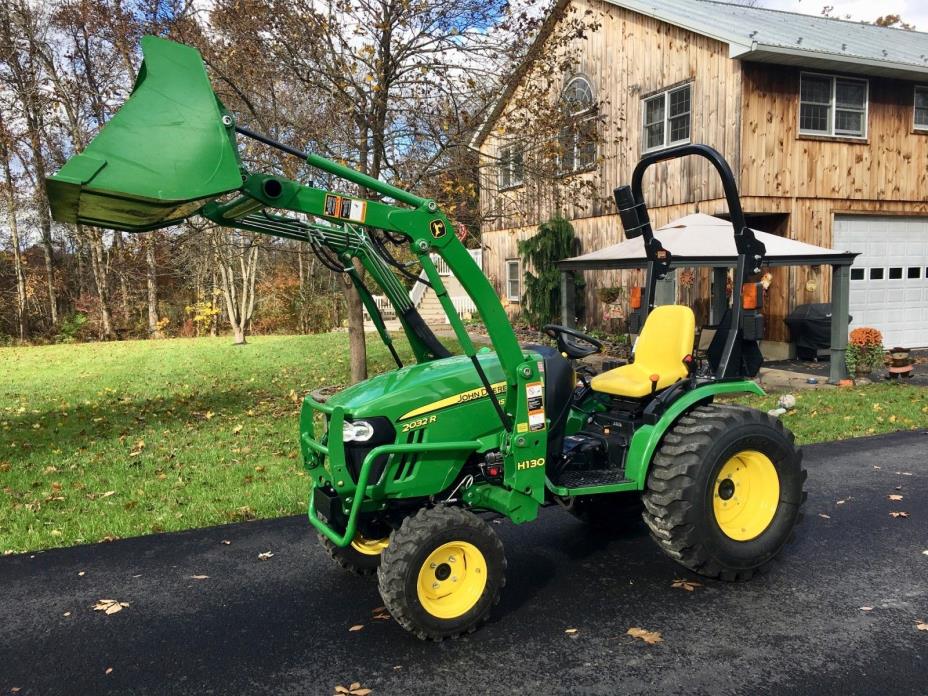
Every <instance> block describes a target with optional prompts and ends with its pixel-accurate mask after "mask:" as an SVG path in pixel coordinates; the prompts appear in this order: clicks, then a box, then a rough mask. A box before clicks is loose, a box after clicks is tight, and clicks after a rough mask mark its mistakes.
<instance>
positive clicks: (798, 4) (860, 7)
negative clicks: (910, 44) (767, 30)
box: [760, 0, 928, 32]
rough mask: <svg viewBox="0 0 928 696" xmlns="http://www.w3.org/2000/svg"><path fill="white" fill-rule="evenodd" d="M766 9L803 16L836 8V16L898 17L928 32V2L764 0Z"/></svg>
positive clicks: (856, 17) (761, 3) (893, 0)
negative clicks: (824, 9) (831, 6)
mask: <svg viewBox="0 0 928 696" xmlns="http://www.w3.org/2000/svg"><path fill="white" fill-rule="evenodd" d="M760 5H761V6H762V7H768V8H770V9H772V10H788V11H790V12H802V13H803V14H815V15H817V14H821V11H822V8H823V7H824V6H825V5H833V6H834V8H835V9H834V11H833V12H832V14H833V15H834V16H836V17H842V18H843V17H844V16H845V15H851V18H852V19H859V20H864V19H865V20H867V21H871V22H872V21H873V20H874V19H876V18H877V17H879V16H881V15H887V14H898V15H901V16H902V19H904V20H905V21H906V22H908V23H909V24H914V25H915V28H916V29H917V30H918V31H925V32H928V2H926V1H925V0H878V1H877V2H874V0H760Z"/></svg>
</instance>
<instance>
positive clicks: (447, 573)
mask: <svg viewBox="0 0 928 696" xmlns="http://www.w3.org/2000/svg"><path fill="white" fill-rule="evenodd" d="M142 48H143V52H144V63H143V65H142V68H141V70H140V72H139V75H138V79H137V81H136V84H135V87H134V90H133V92H132V95H131V97H130V98H129V100H128V101H127V102H126V103H125V105H124V106H123V107H122V108H121V110H120V111H119V112H118V113H117V114H116V115H115V116H113V118H112V119H111V121H110V122H109V123H108V124H107V125H106V127H105V128H103V130H102V131H101V132H100V133H99V134H98V135H97V137H96V138H95V139H94V140H93V142H91V143H90V145H88V146H87V148H86V149H85V150H84V151H83V152H82V153H80V154H77V155H75V156H74V157H72V158H71V159H70V160H69V161H68V162H67V163H66V164H65V166H64V167H63V168H62V169H61V170H60V171H59V172H58V173H57V174H55V175H54V176H52V177H50V178H49V180H48V190H49V195H50V198H51V202H52V209H53V213H54V216H55V219H56V220H59V221H62V222H69V223H80V224H84V225H95V226H99V227H106V228H112V229H118V230H125V231H129V232H143V231H146V230H154V229H158V228H163V227H169V226H171V225H175V224H177V223H179V222H181V221H183V220H184V219H186V218H189V217H192V216H200V217H202V218H205V219H207V220H209V221H211V222H212V223H214V224H215V225H219V226H222V227H226V228H233V229H237V230H247V231H251V232H257V233H262V234H268V235H272V236H275V237H280V238H284V239H290V240H297V241H301V242H305V243H306V244H308V245H309V246H310V247H311V248H312V250H313V251H314V252H315V253H316V254H317V255H318V257H319V259H320V260H321V261H322V262H323V263H324V264H325V265H326V266H328V267H329V268H330V269H332V270H333V271H335V272H338V273H345V274H347V276H348V277H349V278H350V279H351V281H352V282H353V283H354V285H355V286H356V287H357V289H358V292H359V293H360V296H361V299H362V301H363V302H364V305H365V306H366V308H367V311H368V313H369V314H370V316H371V318H372V319H373V322H374V324H375V326H376V328H377V331H378V333H379V336H380V338H381V339H382V340H383V342H384V343H385V344H386V346H387V348H388V349H389V351H390V353H391V355H392V356H393V359H394V360H395V362H396V369H395V370H392V371H390V372H387V373H384V374H380V375H378V376H376V377H373V378H371V379H368V380H366V381H364V382H361V383H358V384H354V385H352V386H350V387H347V388H345V389H343V390H342V391H340V392H338V393H337V394H335V395H333V396H330V397H329V398H327V399H324V400H323V398H321V397H320V398H312V397H310V396H307V397H306V399H305V400H304V401H303V406H302V413H301V416H300V434H299V445H300V449H301V452H302V458H303V463H304V465H305V467H306V470H307V472H308V475H309V480H310V481H311V485H310V491H309V522H310V524H311V525H312V526H313V528H315V530H316V531H317V532H318V534H319V538H320V540H321V542H322V544H323V545H324V546H325V548H326V550H327V551H328V552H329V554H331V556H332V557H333V558H334V559H335V560H336V561H337V562H338V564H340V565H341V566H343V567H345V568H347V569H349V570H351V571H354V572H356V573H361V574H375V573H376V575H377V581H378V585H379V589H380V593H381V595H382V597H383V601H384V604H385V605H386V606H387V608H388V609H389V611H390V614H391V615H392V616H393V617H394V618H395V619H396V621H397V622H398V623H399V624H400V625H402V626H403V627H404V628H406V629H408V630H409V631H411V632H412V633H414V634H415V635H416V636H418V637H420V638H429V639H434V640H440V639H443V638H447V637H450V636H458V635H460V634H462V633H465V632H469V631H473V630H474V629H475V628H477V627H478V625H480V624H481V622H483V621H484V620H485V619H486V618H487V616H488V615H489V614H490V611H491V608H492V607H493V605H494V604H496V602H497V601H498V600H499V597H500V592H501V590H502V588H503V585H504V584H505V570H506V557H505V554H504V551H503V545H502V543H501V542H500V539H499V537H498V536H497V534H496V533H495V531H494V528H493V526H491V525H490V524H488V523H487V517H489V516H493V515H495V516H502V517H505V518H508V519H509V520H510V521H512V522H514V523H516V524H522V523H526V522H531V521H532V520H534V519H535V518H536V517H537V516H538V511H539V508H541V507H543V506H545V505H549V504H560V505H562V506H564V507H566V508H567V509H568V510H569V511H571V512H573V513H574V514H575V515H577V516H578V517H580V518H581V519H584V520H588V521H591V522H596V523H603V522H606V523H608V522H617V521H621V520H627V519H628V518H627V514H626V513H627V512H628V510H629V509H630V508H633V507H634V505H635V504H638V505H639V506H640V505H641V504H642V503H643V511H642V514H643V517H644V521H645V522H646V523H647V526H648V527H649V528H650V530H651V535H652V536H653V538H654V541H655V542H656V543H657V544H658V546H659V547H660V548H661V550H663V551H664V552H665V553H666V554H667V555H668V556H670V557H671V558H673V559H674V560H675V561H677V562H678V563H680V564H681V565H683V566H685V567H686V568H688V569H690V570H692V571H695V572H697V573H701V574H703V575H706V576H708V577H712V578H721V579H723V580H744V579H747V578H749V577H750V576H751V575H752V574H753V573H754V572H755V571H757V570H758V569H760V568H762V567H763V566H765V565H766V564H767V563H768V562H769V561H770V560H771V559H773V557H774V556H776V555H777V554H778V553H779V552H780V550H781V549H782V548H783V546H784V544H786V542H787V541H788V540H789V538H790V536H791V534H792V531H793V528H794V525H795V524H796V522H797V519H798V516H799V509H800V506H801V504H802V502H803V498H804V494H803V482H804V479H805V472H804V471H803V469H802V467H801V453H800V451H799V450H798V449H797V448H796V446H795V445H794V443H793V436H792V435H791V434H790V432H789V431H788V430H786V429H785V428H784V427H783V426H782V425H781V423H780V422H779V421H778V420H777V419H775V418H771V417H769V416H768V415H766V414H765V413H761V412H760V411H756V410H754V409H750V408H745V407H743V406H737V405H733V404H731V403H728V402H725V403H716V398H717V397H719V396H723V395H731V394H738V393H749V394H750V393H753V394H761V393H762V391H761V390H760V388H759V387H757V386H756V385H755V384H754V382H752V381H750V380H749V379H748V378H749V377H751V376H753V374H754V373H755V372H756V370H757V368H758V365H759V351H758V348H757V343H758V340H759V339H760V337H761V334H762V331H763V321H762V316H761V315H760V313H759V311H758V302H757V299H758V297H759V296H762V293H758V289H757V286H756V285H754V284H752V283H748V282H747V281H748V280H750V278H751V276H753V275H756V274H757V273H758V272H759V270H760V267H761V264H762V263H763V260H764V251H765V250H764V247H763V245H762V244H761V243H760V242H758V241H757V239H755V237H754V235H753V233H752V232H751V230H750V229H749V228H748V227H747V225H746V224H745V219H744V214H743V212H742V210H741V204H740V200H739V198H738V192H737V190H736V186H735V183H734V179H733V177H732V173H731V170H730V169H729V167H728V165H727V164H726V163H725V161H724V160H723V159H722V157H721V156H720V155H719V154H718V153H717V152H715V151H714V150H712V149H710V148H708V147H705V146H701V145H685V146H682V147H677V148H672V149H669V150H665V151H662V152H659V153H656V154H651V155H647V156H645V157H644V158H643V159H642V160H641V162H640V163H639V164H638V165H637V167H636V168H635V171H634V175H633V178H632V183H631V185H630V186H623V187H620V188H617V189H616V190H615V199H616V203H617V206H618V213H619V215H620V217H621V221H622V224H623V227H624V229H625V234H626V236H627V237H630V238H631V237H638V236H640V237H642V238H643V241H644V244H645V248H646V250H647V257H648V268H647V283H646V284H645V285H644V286H643V287H642V288H639V289H637V290H636V291H635V292H633V297H634V298H636V301H635V302H634V305H637V308H636V310H635V312H634V315H633V316H632V324H633V326H634V329H635V331H636V332H637V333H639V336H638V339H637V347H636V349H635V351H634V358H633V360H632V361H631V362H630V363H629V364H627V365H624V366H621V367H617V368H615V369H611V370H608V371H605V372H602V373H600V374H595V375H592V374H591V373H590V371H589V369H587V368H584V369H583V370H578V369H577V366H578V362H577V361H580V360H581V359H583V358H585V357H587V356H590V355H592V354H594V353H597V352H599V351H600V350H601V345H600V343H599V342H598V341H597V340H596V339H595V338H593V337H590V336H587V335H585V334H583V333H581V332H579V331H577V330H576V329H574V328H571V327H568V326H557V325H549V326H546V327H544V331H545V332H546V333H547V334H548V336H550V337H551V339H553V341H554V342H555V343H556V346H557V348H554V347H548V346H544V345H520V344H519V342H518V341H517V339H516V336H515V333H514V332H513V329H512V326H511V324H510V322H509V318H508V316H507V315H506V312H505V311H504V310H503V307H502V306H501V304H500V301H499V299H498V298H497V296H496V292H495V291H494V289H493V286H492V285H491V284H490V282H489V281H488V280H487V278H486V277H485V276H484V275H483V273H482V272H481V269H480V268H479V267H478V266H477V265H476V264H475V262H474V260H473V258H472V257H471V255H470V254H469V253H468V252H467V250H466V249H465V248H464V246H463V245H462V244H461V242H460V241H459V240H458V238H457V235H456V234H455V231H454V227H453V225H452V223H451V221H450V220H449V219H448V218H447V216H446V215H445V214H444V213H443V212H442V211H441V210H440V209H439V208H438V206H437V205H436V204H435V202H434V201H432V200H427V199H424V198H420V197H419V196H416V195H414V194H412V193H409V192H407V191H404V190H401V189H399V188H396V187H394V186H391V185H389V184H387V183H385V182H383V181H381V180H379V179H374V178H371V177H369V176H366V175H364V174H361V173H359V172H357V171H354V170H352V169H350V168H348V167H345V166H342V165H340V164H337V163H335V162H332V161H329V160H327V159H325V158H323V157H320V156H318V155H315V154H306V153H303V152H299V151H297V150H295V149H292V148H290V147H287V146H285V145H283V144H281V143H278V142H275V141H274V140H271V139H270V138H267V137H264V136H262V135H259V134H257V133H254V132H252V131H250V130H248V129H246V128H245V127H243V126H240V125H238V124H237V123H236V121H235V117H234V116H233V114H231V113H229V112H228V111H227V110H226V109H225V107H224V106H223V104H222V103H221V102H220V101H219V99H218V98H217V97H216V96H215V94H214V93H213V91H212V89H211V87H210V83H209V81H208V78H207V75H206V72H205V70H204V68H203V63H202V60H201V58H200V55H199V54H198V53H197V52H196V51H195V50H194V49H193V48H189V47H186V46H182V45H179V44H175V43H171V42H169V41H165V40H163V39H160V38H155V37H146V38H144V39H143V40H142ZM238 136H242V137H245V138H250V139H252V140H256V141H259V142H261V143H264V144H265V145H267V146H270V147H272V148H276V149H278V150H281V151H283V152H285V153H288V154H290V155H293V156H295V157H297V158H299V159H300V160H303V161H304V162H305V163H307V164H308V165H310V166H312V167H314V168H317V169H319V170H322V171H323V172H325V173H326V174H328V175H330V177H331V178H332V180H334V181H341V182H344V184H351V185H353V186H354V188H353V189H352V190H354V191H360V192H364V193H365V195H368V196H372V198H371V199H370V200H365V199H363V198H361V197H359V196H357V195H354V194H351V193H342V192H336V191H328V190H323V189H320V188H314V187H313V186H312V185H306V184H302V183H299V182H297V181H291V180H289V179H286V178H284V177H282V176H278V175H277V174H273V173H264V172H257V171H249V170H248V169H247V168H246V167H245V166H244V165H243V163H242V161H241V159H240V157H239V153H238V150H237V146H236V139H237V137H238ZM692 155H695V156H701V157H704V158H707V159H708V160H709V161H710V162H711V163H712V165H713V166H714V167H715V169H716V170H717V171H718V173H719V175H720V176H721V179H722V182H723V185H724V188H725V194H726V198H727V202H728V207H729V212H730V215H731V219H732V222H733V229H734V235H735V242H736V245H737V249H738V262H737V268H736V269H735V273H734V280H733V285H734V287H733V292H732V297H733V298H734V300H733V302H732V304H731V307H730V309H729V311H728V313H727V315H726V318H725V320H724V325H723V326H722V328H720V330H719V331H718V333H717V334H716V337H715V341H714V343H713V346H712V347H711V348H710V350H709V355H710V359H709V363H710V364H709V365H708V367H707V369H697V365H696V362H695V361H694V359H693V352H694V347H693V346H694V330H695V320H694V316H693V312H692V311H691V310H690V308H689V307H684V306H678V305H673V306H654V295H655V292H654V291H655V283H656V281H657V279H658V278H660V277H661V276H662V275H663V274H665V273H666V272H667V271H668V269H669V267H670V254H669V253H668V251H667V250H666V249H663V248H662V247H661V244H660V242H659V241H658V240H657V239H656V238H655V237H654V235H653V234H652V228H651V224H650V221H649V217H648V209H647V207H646V205H645V202H644V199H643V195H642V182H643V177H644V174H645V172H646V170H647V169H648V167H650V166H651V165H652V164H654V163H656V162H659V161H662V160H668V159H671V158H677V157H684V156H692ZM375 197H376V198H377V199H376V200H375V199H374V198H375ZM385 201H390V202H385ZM397 248H405V249H407V250H408V251H409V252H411V253H412V255H413V256H414V257H415V259H417V262H418V265H419V266H420V267H421V269H422V270H423V271H424V274H425V277H426V278H427V282H428V284H429V285H430V287H431V288H432V290H433V291H434V292H435V294H436V295H437V296H438V299H439V300H440V302H441V305H442V307H443V308H444V310H445V313H446V314H447V316H448V321H449V322H450V325H451V327H452V329H453V330H454V334H455V336H456V338H457V343H458V344H459V346H460V351H461V354H459V355H452V354H451V353H450V352H449V350H448V349H447V348H446V347H445V345H443V344H442V342H441V341H440V340H439V339H438V338H436V336H435V335H434V334H433V332H432V331H431V329H430V328H429V327H428V326H427V325H426V324H425V322H424V321H423V320H422V317H421V316H420V315H419V313H418V312H417V310H416V307H415V306H414V305H413V303H412V302H411V301H410V298H409V295H408V292H407V290H406V288H405V286H404V285H403V283H402V282H401V279H402V278H403V277H407V278H408V277H410V275H411V271H410V269H409V267H408V266H407V265H406V264H404V263H401V262H400V261H398V260H397V258H398V254H397V253H396V250H397ZM407 258H408V255H407ZM439 259H440V260H441V261H444V263H445V264H447V266H448V268H450V269H451V271H452V273H453V274H454V275H455V277H456V278H457V279H458V281H460V283H461V285H462V286H463V288H464V290H465V291H466V292H467V294H468V295H469V296H470V298H471V300H472V301H473V303H474V305H475V306H476V308H477V312H478V313H479V315H480V318H481V319H482V321H483V323H484V325H485V326H486V330H487V333H488V335H489V339H490V341H491V343H492V349H491V348H488V347H484V348H480V349H479V350H478V349H477V348H475V346H474V344H473V342H472V341H471V338H470V336H469V335H468V333H467V330H466V329H465V327H464V325H463V324H462V322H461V320H460V319H459V317H458V314H457V312H456V311H455V307H454V305H453V303H452V301H451V298H450V297H449V296H448V293H447V291H446V289H445V286H444V283H443V282H442V277H441V275H440V274H439V272H438V270H437V268H436V262H437V261H438V260H439ZM355 260H357V261H359V262H360V265H361V266H363V268H364V271H365V273H363V274H361V273H359V272H357V271H356V267H355V265H354V261H355ZM415 270H418V269H415ZM415 275H417V274H415ZM368 283H373V284H376V286H378V287H379V290H380V292H381V293H382V294H384V295H385V296H386V297H387V298H388V299H389V301H390V302H391V303H392V305H393V307H394V308H395V310H396V316H397V317H398V318H399V323H400V324H401V326H402V330H403V332H404V334H405V337H406V339H407V340H408V342H409V344H410V346H411V348H412V354H413V355H414V360H415V361H414V362H413V363H411V364H404V363H403V361H402V360H401V359H400V356H399V354H398V352H397V351H396V350H395V349H394V346H393V342H392V339H391V337H390V335H389V333H388V332H387V330H386V328H385V324H384V321H383V319H382V317H381V313H380V311H379V310H378V307H377V305H376V304H375V302H374V299H373V296H372V294H371V292H370V291H369V290H368ZM742 297H743V298H745V301H744V302H742V301H741V298H742ZM308 357H309V359H311V356H308Z"/></svg>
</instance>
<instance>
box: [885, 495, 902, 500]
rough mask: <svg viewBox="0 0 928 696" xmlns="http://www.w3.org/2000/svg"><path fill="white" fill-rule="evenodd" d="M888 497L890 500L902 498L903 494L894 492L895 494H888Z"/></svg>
mask: <svg viewBox="0 0 928 696" xmlns="http://www.w3.org/2000/svg"><path fill="white" fill-rule="evenodd" d="M886 497H887V498H889V499H890V500H902V496H901V495H895V494H893V495H888V496H886Z"/></svg>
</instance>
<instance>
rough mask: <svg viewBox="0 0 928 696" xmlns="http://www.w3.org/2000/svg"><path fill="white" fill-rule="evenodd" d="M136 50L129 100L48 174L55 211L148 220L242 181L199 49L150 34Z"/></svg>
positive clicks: (165, 221) (173, 215)
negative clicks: (138, 64) (136, 70)
mask: <svg viewBox="0 0 928 696" xmlns="http://www.w3.org/2000/svg"><path fill="white" fill-rule="evenodd" d="M142 52H143V55H144V61H143V62H142V67H141V69H140V70H139V74H138V77H137V78H136V81H135V87H134V88H133V90H132V95H131V96H130V97H129V99H128V101H126V103H125V104H124V105H123V107H122V108H121V109H120V110H119V111H118V112H117V113H116V115H115V116H113V118H112V119H111V120H110V121H109V123H107V124H106V126H105V127H104V128H103V130H101V131H100V133H99V134H98V135H97V137H96V138H94V139H93V141H92V142H91V143H90V144H89V145H88V146H87V148H86V149H85V150H84V151H83V152H82V153H81V154H79V155H75V156H74V157H72V158H71V159H69V160H68V161H67V162H66V163H65V165H64V166H63V167H62V168H61V170H60V171H59V172H58V173H57V174H55V175H54V176H51V177H49V178H48V195H49V200H50V203H51V208H52V216H53V217H54V218H55V220H58V221H59V222H70V223H82V224H86V225H95V226H98V227H107V228H112V229H119V230H129V231H130V232H131V231H136V232H140V231H144V230H152V229H157V228H159V227H168V226H170V225H173V224H176V223H177V222H180V221H181V220H183V219H184V218H186V217H188V216H190V215H192V214H193V213H195V212H196V211H197V210H199V209H200V208H201V207H202V206H203V205H205V204H206V203H207V202H208V201H210V200H212V199H214V198H216V197H218V196H221V195H223V194H225V193H228V192H230V191H234V190H236V189H238V188H239V187H240V186H241V185H242V174H241V170H240V162H239V158H238V152H237V150H236V147H235V131H234V127H232V126H231V125H229V126H226V125H225V124H223V121H222V117H223V115H224V114H225V113H226V112H225V108H224V107H223V106H222V104H221V103H220V102H219V100H218V99H217V98H216V95H215V94H213V90H212V87H211V86H210V83H209V79H208V78H207V76H206V70H205V69H204V68H203V60H202V58H201V57H200V54H199V52H197V50H196V49H193V48H190V47H189V46H184V45H181V44H177V43H174V42H172V41H166V40H164V39H159V38H157V37H154V36H146V37H145V38H143V39H142ZM229 123H230V124H231V121H230V122H229Z"/></svg>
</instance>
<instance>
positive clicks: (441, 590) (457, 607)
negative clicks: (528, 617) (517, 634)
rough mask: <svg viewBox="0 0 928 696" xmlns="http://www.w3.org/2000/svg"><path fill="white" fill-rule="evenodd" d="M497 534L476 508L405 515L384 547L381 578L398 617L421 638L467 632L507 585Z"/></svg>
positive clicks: (388, 604)
mask: <svg viewBox="0 0 928 696" xmlns="http://www.w3.org/2000/svg"><path fill="white" fill-rule="evenodd" d="M505 572H506V558H505V555H504V554H503V545H502V542H500V540H499V537H498V536H496V534H495V532H494V531H493V530H492V529H491V528H490V526H489V525H488V524H487V523H486V522H484V521H483V520H481V519H480V518H479V517H477V516H476V515H474V514H473V513H472V512H469V511H467V510H463V509H461V508H456V507H447V506H442V507H436V508H432V509H422V510H420V511H419V512H418V513H416V514H415V515H413V516H412V517H407V518H406V519H405V520H403V524H402V525H401V526H400V528H399V529H397V530H395V531H394V532H393V534H392V535H391V536H390V544H389V546H387V548H386V550H385V551H384V552H383V556H382V558H381V562H380V568H379V570H378V571H377V582H378V587H379V588H380V596H381V597H382V598H383V603H384V605H385V606H386V607H387V610H388V611H389V612H390V614H391V615H392V616H393V618H394V619H396V621H397V622H398V623H399V624H400V625H401V626H402V627H403V628H405V629H406V630H408V631H411V632H412V633H414V634H415V635H416V636H418V637H419V638H422V639H431V640H442V639H444V638H452V637H457V636H459V635H461V634H463V633H469V632H471V631H474V630H476V628H477V627H478V626H479V625H480V624H481V623H483V622H484V621H485V620H486V619H487V617H488V616H489V614H490V610H491V609H492V608H493V605H494V604H496V603H497V602H498V601H499V595H500V590H501V589H502V587H503V585H505V584H506V578H505Z"/></svg>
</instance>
